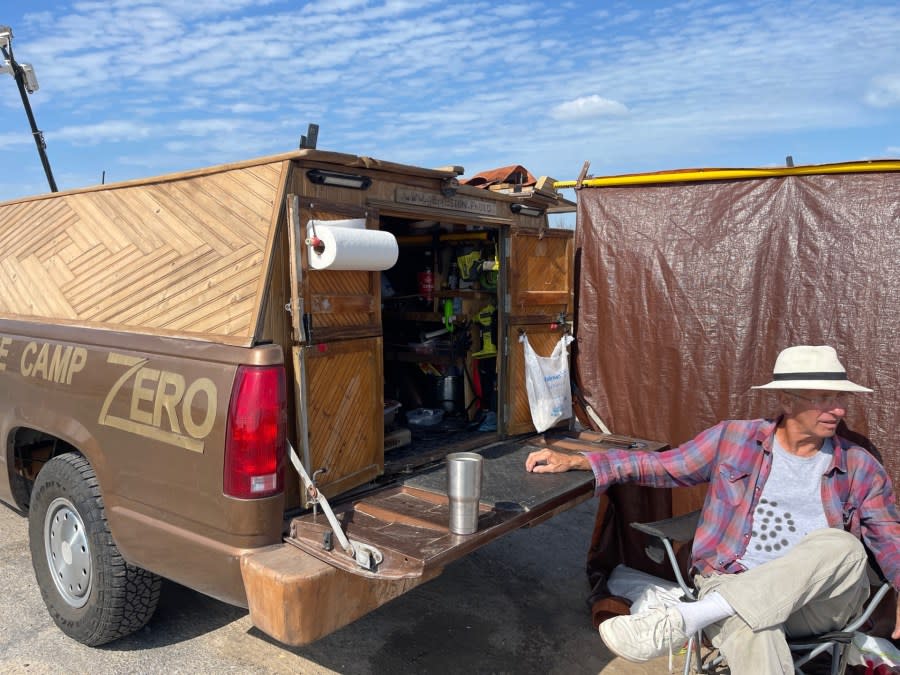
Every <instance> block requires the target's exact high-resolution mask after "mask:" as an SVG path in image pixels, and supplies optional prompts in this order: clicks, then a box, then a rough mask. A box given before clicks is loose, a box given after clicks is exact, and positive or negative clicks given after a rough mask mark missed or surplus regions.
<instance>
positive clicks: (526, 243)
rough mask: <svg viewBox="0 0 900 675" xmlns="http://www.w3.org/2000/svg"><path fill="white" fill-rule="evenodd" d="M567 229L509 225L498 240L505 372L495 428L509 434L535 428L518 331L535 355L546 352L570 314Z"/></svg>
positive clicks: (571, 265) (571, 280) (571, 295)
mask: <svg viewBox="0 0 900 675" xmlns="http://www.w3.org/2000/svg"><path fill="white" fill-rule="evenodd" d="M573 235H574V233H573V232H571V231H569V230H533V229H529V230H526V229H523V228H511V229H510V231H509V233H508V235H507V237H508V238H507V239H506V242H505V244H504V247H505V251H506V256H505V264H506V265H507V269H508V274H507V288H506V291H505V295H504V300H503V304H504V310H505V311H504V313H503V315H504V318H503V322H502V329H503V335H504V340H503V346H504V355H505V358H504V360H503V361H502V364H503V365H501V367H502V368H504V367H505V372H503V373H502V374H501V398H502V400H503V402H504V405H503V411H504V415H503V420H502V423H501V428H502V430H503V432H504V433H506V434H509V435H512V434H521V433H527V432H530V431H534V430H535V429H534V425H533V424H532V422H531V410H530V408H529V405H528V393H527V392H526V390H525V355H524V351H523V348H522V345H521V344H520V343H519V335H520V334H521V333H522V332H523V331H525V332H527V333H528V338H529V341H530V342H531V346H532V347H533V348H534V350H535V351H536V352H537V353H538V354H539V355H540V356H549V355H550V353H551V352H552V351H553V348H554V347H555V346H556V343H557V342H558V341H559V338H560V337H561V336H562V334H563V332H564V331H565V330H566V328H567V325H569V323H570V322H571V320H572V311H573V307H574V292H573V288H574V272H573V270H574V260H573ZM570 350H571V347H570ZM560 424H566V423H565V422H561V423H560Z"/></svg>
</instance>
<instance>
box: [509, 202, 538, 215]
mask: <svg viewBox="0 0 900 675" xmlns="http://www.w3.org/2000/svg"><path fill="white" fill-rule="evenodd" d="M509 210H510V211H512V212H513V213H515V214H516V215H517V216H542V215H544V209H539V208H537V207H536V206H526V205H525V204H519V203H518V202H516V203H515V204H510V205H509Z"/></svg>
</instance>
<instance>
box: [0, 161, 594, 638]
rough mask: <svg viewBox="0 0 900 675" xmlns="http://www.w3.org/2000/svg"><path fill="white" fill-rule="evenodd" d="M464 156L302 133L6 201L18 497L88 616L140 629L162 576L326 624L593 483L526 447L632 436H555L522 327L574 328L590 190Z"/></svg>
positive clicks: (279, 625)
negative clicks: (285, 141)
mask: <svg viewBox="0 0 900 675" xmlns="http://www.w3.org/2000/svg"><path fill="white" fill-rule="evenodd" d="M459 173H460V171H459V170H454V169H446V170H431V169H422V168H417V167H412V166H403V165H399V164H394V163H389V162H382V161H377V160H373V159H370V158H366V157H357V156H353V155H346V154H338V153H330V152H323V151H318V150H300V151H297V152H294V153H290V154H285V155H279V156H273V157H267V158H262V159H258V160H253V161H247V162H243V163H238V164H231V165H226V166H218V167H213V168H209V169H204V170H198V171H192V172H186V173H180V174H177V175H169V176H162V177H158V178H153V179H147V180H139V181H132V182H127V183H120V184H113V185H104V186H98V187H94V188H88V189H82V190H76V191H70V192H64V193H56V194H52V195H42V196H37V197H31V198H26V199H20V200H15V201H11V202H6V203H4V204H0V241H2V251H3V253H2V254H0V434H2V438H3V439H4V440H5V445H4V450H3V452H2V453H0V500H2V501H4V502H6V503H7V504H9V505H11V506H12V507H14V508H16V509H18V510H20V511H22V512H23V513H24V512H27V514H28V518H29V534H30V545H31V553H32V558H33V564H34V569H35V575H36V578H37V582H38V585H39V586H40V589H41V593H42V594H43V597H44V600H45V602H46V605H47V607H48V609H49V611H50V614H51V615H52V616H53V619H54V620H55V622H56V623H57V625H58V626H59V627H60V628H61V629H62V630H63V631H64V632H66V633H67V634H68V635H70V636H72V637H73V638H75V639H77V640H79V641H81V642H83V643H85V644H88V645H99V644H102V643H104V642H108V641H110V640H114V639H116V638H119V637H121V636H124V635H127V634H128V633H130V632H132V631H135V630H137V629H139V628H140V627H142V626H143V625H144V624H145V623H146V622H147V621H148V620H149V619H150V617H151V615H152V613H153V611H154V608H155V605H156V603H157V599H158V597H159V593H160V579H161V578H162V577H165V578H167V579H171V580H174V581H176V582H178V583H180V584H184V585H186V586H188V587H190V588H193V589H196V590H198V591H201V592H203V593H206V594H208V595H210V596H213V597H215V598H218V599H220V600H223V601H225V602H229V603H233V604H235V605H238V606H242V607H246V608H248V609H249V611H250V615H251V618H252V621H253V623H254V624H255V625H256V626H257V627H259V628H260V629H261V630H263V631H265V632H266V633H268V634H269V635H271V636H273V637H275V638H276V639H278V640H280V641H283V642H285V643H289V644H294V645H296V644H303V643H307V642H309V641H312V640H315V639H317V638H319V637H321V636H323V635H325V634H327V633H329V632H331V631H333V630H335V629H337V628H339V627H340V626H342V625H345V624H347V623H348V622H350V621H353V620H355V619H356V618H358V617H360V616H361V615H363V614H365V613H366V612H368V611H370V610H372V609H374V608H375V607H378V606H379V605H381V604H383V603H385V602H387V601H388V600H390V599H392V598H394V597H396V596H398V595H399V594H402V593H404V592H405V591H407V590H409V589H410V588H412V587H414V586H416V585H417V584H419V583H422V582H423V581H427V580H429V579H431V578H434V577H435V576H437V575H438V574H440V572H441V571H442V569H443V568H444V567H445V566H446V565H447V564H448V563H450V562H452V561H453V560H455V559H457V558H459V557H461V556H463V555H465V554H467V553H470V552H471V551H473V550H475V549H476V548H478V547H480V546H482V545H484V544H485V543H487V542H489V541H491V540H493V539H495V538H496V537H498V536H500V535H501V534H503V533H505V532H508V531H510V530H512V529H516V528H519V527H522V526H525V525H529V524H533V523H535V522H537V521H538V520H541V519H544V518H547V517H549V516H551V515H552V514H554V513H556V512H558V511H561V510H564V509H566V508H569V507H571V506H573V505H574V504H575V503H577V502H578V501H580V500H582V499H585V498H587V497H588V496H589V495H590V494H591V492H592V477H591V476H590V475H586V474H584V473H579V472H575V473H572V474H568V475H556V476H531V475H529V474H526V473H525V472H524V471H523V469H522V465H523V462H524V457H525V455H526V454H527V452H528V451H529V449H530V448H533V447H534V446H535V445H538V444H544V443H556V444H557V446H558V447H567V448H570V449H578V447H582V446H584V447H587V446H590V445H592V444H593V446H594V447H596V444H597V443H601V444H602V443H605V442H606V441H607V440H609V439H604V438H603V437H600V436H599V435H597V434H590V433H584V432H582V433H575V432H569V431H566V429H565V428H564V427H563V428H558V429H557V430H556V432H555V433H554V434H551V435H548V436H545V437H536V436H535V435H534V428H533V426H532V423H531V418H530V413H529V408H528V402H527V397H526V394H525V387H524V375H523V367H524V366H523V353H522V348H521V346H520V345H519V343H518V340H517V338H518V336H519V335H520V334H521V333H523V332H525V333H527V334H528V336H529V339H530V341H531V344H532V345H533V346H534V347H535V349H536V350H537V351H538V352H539V353H543V354H549V353H550V351H551V350H552V348H553V346H554V344H556V342H557V341H558V340H559V339H560V337H561V335H562V334H563V333H564V332H565V331H567V330H570V328H571V324H570V319H571V315H572V303H573V294H572V274H573V273H572V265H573V256H572V233H571V232H570V231H566V230H555V229H551V228H548V227H547V222H548V220H547V211H548V210H554V209H560V208H565V207H567V206H571V205H570V204H569V203H567V202H566V201H565V200H563V199H562V198H561V197H560V196H559V195H558V194H557V193H556V192H555V191H554V190H553V189H552V188H546V187H544V185H546V181H545V182H544V183H541V182H539V183H538V184H537V185H536V186H534V187H527V188H524V189H517V188H512V189H510V190H503V189H496V190H485V189H478V188H475V187H471V186H467V185H460V184H459V181H458V175H459ZM348 229H349V230H353V231H351V232H349V234H348V232H347V231H346V230H348ZM335 230H340V231H339V232H337V233H335V232H334V231H335ZM360 233H362V234H360ZM371 233H378V234H377V235H371ZM329 235H334V236H336V237H337V239H334V238H332V239H329ZM370 236H374V238H372V239H371V241H370V240H369V239H368V238H367V237H370ZM341 237H344V239H341ZM335 242H338V243H335ZM357 242H363V244H362V248H361V249H354V248H353V247H354V246H356V245H357ZM366 246H372V247H373V248H372V249H371V250H370V252H369V253H367V250H369V249H366V248H365V247H366ZM335 247H338V249H339V250H337V255H336V257H334V260H332V259H328V255H329V254H331V253H335ZM360 251H361V252H360ZM369 256H371V262H367V260H368V259H369ZM391 258H393V261H392V260H391ZM458 450H467V451H476V452H480V453H481V454H482V455H483V457H484V458H485V467H484V486H483V491H482V498H481V503H480V517H479V525H478V531H477V532H476V533H475V534H472V535H465V536H462V535H455V534H452V533H451V532H449V530H448V500H447V495H446V471H445V468H444V466H443V459H444V457H445V456H446V454H447V453H449V452H452V451H458Z"/></svg>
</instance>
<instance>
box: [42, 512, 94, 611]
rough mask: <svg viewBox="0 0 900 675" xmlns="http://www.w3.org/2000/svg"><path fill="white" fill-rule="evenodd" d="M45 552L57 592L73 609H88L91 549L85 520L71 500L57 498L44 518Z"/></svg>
mask: <svg viewBox="0 0 900 675" xmlns="http://www.w3.org/2000/svg"><path fill="white" fill-rule="evenodd" d="M44 551H46V553H47V565H48V567H49V568H50V576H52V577H53V583H54V584H55V585H56V590H57V591H59V594H60V595H61V596H62V598H63V600H65V601H66V603H67V604H68V605H69V606H71V607H75V608H78V607H84V605H85V604H86V603H87V601H88V597H89V596H90V593H91V578H92V577H93V574H92V572H93V570H92V569H91V549H90V546H89V545H88V538H87V532H86V531H85V529H84V521H82V520H81V516H80V515H79V514H78V511H77V510H76V509H75V507H74V506H73V505H72V502H70V501H69V500H68V499H65V498H64V497H57V498H56V499H54V500H53V502H52V503H51V504H50V508H49V509H47V515H46V517H45V518H44Z"/></svg>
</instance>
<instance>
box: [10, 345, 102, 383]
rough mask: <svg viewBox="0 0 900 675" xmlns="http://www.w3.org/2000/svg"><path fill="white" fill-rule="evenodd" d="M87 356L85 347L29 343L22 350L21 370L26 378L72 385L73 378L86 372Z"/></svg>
mask: <svg viewBox="0 0 900 675" xmlns="http://www.w3.org/2000/svg"><path fill="white" fill-rule="evenodd" d="M51 347H52V349H51ZM87 356H88V353H87V349H85V348H84V347H73V346H72V345H51V344H49V343H47V342H44V343H37V342H29V343H28V344H27V345H25V349H23V350H22V359H21V363H20V364H19V368H20V371H21V373H22V375H24V376H25V377H40V378H42V379H44V380H47V381H48V382H56V383H57V384H72V376H73V375H75V373H78V372H81V371H82V370H84V366H85V364H87Z"/></svg>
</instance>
